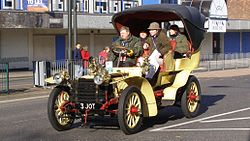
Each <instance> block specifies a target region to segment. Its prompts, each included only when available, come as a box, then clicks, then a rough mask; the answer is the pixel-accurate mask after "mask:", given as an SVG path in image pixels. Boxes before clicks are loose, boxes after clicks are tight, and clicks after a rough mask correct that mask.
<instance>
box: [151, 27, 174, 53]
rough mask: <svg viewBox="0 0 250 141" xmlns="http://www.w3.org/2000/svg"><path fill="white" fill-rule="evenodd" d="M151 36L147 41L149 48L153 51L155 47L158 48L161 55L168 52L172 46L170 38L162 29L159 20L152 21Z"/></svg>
mask: <svg viewBox="0 0 250 141" xmlns="http://www.w3.org/2000/svg"><path fill="white" fill-rule="evenodd" d="M148 30H149V35H150V36H149V38H148V39H147V41H146V43H147V44H149V46H150V47H149V50H150V52H151V53H152V52H153V51H154V50H155V49H157V50H158V51H159V53H160V55H161V56H163V55H164V54H166V53H167V52H168V50H169V48H170V46H169V39H168V38H167V37H166V34H164V33H163V32H162V31H161V28H160V25H159V23H157V22H152V23H150V25H149V27H148Z"/></svg>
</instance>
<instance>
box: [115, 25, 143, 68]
mask: <svg viewBox="0 0 250 141" xmlns="http://www.w3.org/2000/svg"><path fill="white" fill-rule="evenodd" d="M112 46H113V48H112V55H111V57H110V58H111V59H112V60H113V61H114V62H115V63H117V65H118V66H119V67H129V66H135V65H136V59H137V58H138V57H139V56H140V55H141V54H142V47H141V42H140V39H139V38H137V37H135V36H133V35H131V33H130V31H129V28H128V27H125V26H123V27H121V29H120V37H119V38H118V39H117V40H116V41H115V42H113V44H112ZM117 51H119V52H120V53H118V52H117ZM118 59H119V60H118Z"/></svg>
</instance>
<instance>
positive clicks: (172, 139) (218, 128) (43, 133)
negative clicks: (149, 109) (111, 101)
mask: <svg viewBox="0 0 250 141" xmlns="http://www.w3.org/2000/svg"><path fill="white" fill-rule="evenodd" d="M199 80H200V83H201V86H202V107H201V112H200V115H199V116H198V117H196V118H192V119H187V118H185V117H183V114H182V113H181V110H180V108H177V107H166V108H164V109H162V110H160V112H159V114H158V116H157V117H154V118H150V119H146V120H145V126H144V127H145V129H144V130H143V131H141V132H139V133H137V134H134V135H125V134H124V133H123V132H122V131H121V130H119V128H118V126H117V123H116V121H115V120H108V119H105V120H104V121H103V122H104V123H105V126H97V127H95V128H83V127H80V126H79V122H78V121H76V124H74V128H72V129H71V130H68V131H64V132H58V131H56V130H54V129H53V128H52V126H51V125H50V123H49V121H48V118H47V110H46V108H47V107H46V106H47V94H46V93H47V90H41V91H38V92H39V93H43V95H37V96H35V97H33V98H29V99H27V98H26V99H19V100H15V99H14V100H13V99H12V100H10V99H8V100H7V101H6V100H3V97H0V111H1V114H0V138H1V140H3V141H9V140H11V141H12V140H15V141H17V140H20V141H23V140H60V141H63V140H81V141H89V140H90V141H92V140H96V141H97V140H98V141H108V140H110V141H113V140H114V141H117V140H122V141H124V140H125V141H131V140H136V141H154V140H155V141H250V112H249V111H250V104H249V101H250V93H249V91H250V87H249V85H250V75H247V76H237V77H226V78H221V77H220V78H218V77H216V78H215V77H214V78H213V77H206V78H199ZM107 124H108V125H107Z"/></svg>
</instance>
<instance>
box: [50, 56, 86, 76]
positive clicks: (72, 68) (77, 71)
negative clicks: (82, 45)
mask: <svg viewBox="0 0 250 141" xmlns="http://www.w3.org/2000/svg"><path fill="white" fill-rule="evenodd" d="M50 63H51V64H50V66H51V69H50V70H51V75H54V74H56V73H60V72H62V71H67V72H69V74H70V77H71V78H76V77H79V75H86V74H87V71H88V62H87V61H82V60H59V61H58V60H57V61H51V62H50Z"/></svg>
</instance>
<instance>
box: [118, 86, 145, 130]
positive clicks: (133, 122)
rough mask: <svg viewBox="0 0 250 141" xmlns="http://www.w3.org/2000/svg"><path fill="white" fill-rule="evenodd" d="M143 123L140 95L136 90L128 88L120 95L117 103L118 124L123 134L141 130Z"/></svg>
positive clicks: (131, 87)
mask: <svg viewBox="0 0 250 141" xmlns="http://www.w3.org/2000/svg"><path fill="white" fill-rule="evenodd" d="M142 121H143V105H142V95H141V92H140V90H139V89H138V88H136V87H133V86H129V87H127V88H126V89H125V90H124V91H123V92H122V94H121V96H120V98H119V103H118V122H119V126H120V129H121V130H122V131H123V132H124V133H125V134H134V133H137V132H138V131H140V130H141V126H142Z"/></svg>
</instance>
